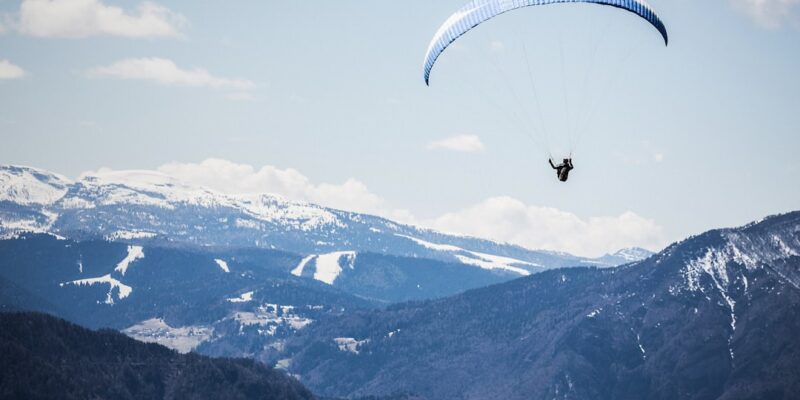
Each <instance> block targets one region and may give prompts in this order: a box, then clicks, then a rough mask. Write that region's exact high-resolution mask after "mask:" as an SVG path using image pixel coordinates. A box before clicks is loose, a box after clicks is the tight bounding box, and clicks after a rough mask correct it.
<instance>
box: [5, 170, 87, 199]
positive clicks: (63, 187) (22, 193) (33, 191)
mask: <svg viewBox="0 0 800 400" xmlns="http://www.w3.org/2000/svg"><path fill="white" fill-rule="evenodd" d="M71 183H72V181H70V180H69V179H67V178H66V177H63V176H61V175H58V174H54V173H52V172H48V171H44V170H41V169H37V168H32V167H25V166H16V165H0V201H9V202H12V203H17V204H22V205H34V204H38V205H47V204H52V203H54V202H56V201H58V200H59V199H60V198H62V197H64V195H65V194H66V193H67V187H68V186H69V185H70V184H71Z"/></svg>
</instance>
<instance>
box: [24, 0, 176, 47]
mask: <svg viewBox="0 0 800 400" xmlns="http://www.w3.org/2000/svg"><path fill="white" fill-rule="evenodd" d="M16 25H17V26H16V29H17V31H19V32H20V33H22V34H25V35H31V36H37V37H57V38H83V37H88V36H98V35H110V36H123V37H130V38H145V37H165V36H166V37H170V36H172V37H174V36H180V28H182V27H183V26H185V25H186V19H185V18H184V17H183V16H181V15H180V14H177V13H174V12H172V11H170V10H169V9H168V8H166V7H164V6H161V5H158V4H156V3H151V2H144V3H141V4H139V6H138V7H137V8H136V10H135V11H133V12H128V11H125V10H123V9H122V8H120V7H115V6H109V5H106V4H103V2H101V1H99V0H24V1H23V2H22V4H21V6H20V10H19V19H18V21H16Z"/></svg>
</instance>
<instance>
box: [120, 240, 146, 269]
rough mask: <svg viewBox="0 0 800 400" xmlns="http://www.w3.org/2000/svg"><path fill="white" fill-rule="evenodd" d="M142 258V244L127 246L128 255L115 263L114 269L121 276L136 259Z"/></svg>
mask: <svg viewBox="0 0 800 400" xmlns="http://www.w3.org/2000/svg"><path fill="white" fill-rule="evenodd" d="M142 258H144V249H143V248H142V246H128V255H127V256H125V258H123V259H122V261H120V262H119V264H117V267H116V268H114V271H117V272H119V273H120V274H121V275H122V276H125V273H126V272H128V267H129V266H130V265H131V264H132V263H133V262H134V261H136V260H141V259H142Z"/></svg>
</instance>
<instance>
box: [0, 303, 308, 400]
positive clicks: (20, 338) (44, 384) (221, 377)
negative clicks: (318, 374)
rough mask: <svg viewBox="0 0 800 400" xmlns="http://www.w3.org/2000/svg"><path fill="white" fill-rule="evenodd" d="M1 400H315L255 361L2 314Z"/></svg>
mask: <svg viewBox="0 0 800 400" xmlns="http://www.w3.org/2000/svg"><path fill="white" fill-rule="evenodd" d="M0 354H2V357H0V398H2V399H269V400H295V399H297V400H299V399H314V396H313V395H312V394H311V392H309V391H308V390H307V389H305V388H304V387H303V386H302V385H301V384H300V383H298V382H297V381H296V380H294V379H292V378H290V377H288V376H287V375H285V374H284V373H282V372H279V371H275V370H272V369H269V368H267V367H265V366H263V365H261V364H259V363H257V362H254V361H252V360H243V359H211V358H208V357H204V356H199V355H195V354H188V355H181V354H178V353H176V352H174V351H172V350H169V349H167V348H165V347H162V346H159V345H155V344H146V343H140V342H137V341H135V340H133V339H130V338H128V337H127V336H125V335H123V334H121V333H118V332H115V331H110V330H103V331H90V330H88V329H85V328H81V327H79V326H77V325H73V324H71V323H69V322H66V321H64V320H61V319H58V318H55V317H51V316H48V315H44V314H36V313H0Z"/></svg>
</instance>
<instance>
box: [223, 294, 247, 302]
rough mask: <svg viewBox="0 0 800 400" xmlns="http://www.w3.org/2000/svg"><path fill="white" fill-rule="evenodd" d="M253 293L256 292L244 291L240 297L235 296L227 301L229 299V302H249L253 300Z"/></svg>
mask: <svg viewBox="0 0 800 400" xmlns="http://www.w3.org/2000/svg"><path fill="white" fill-rule="evenodd" d="M253 293H254V292H247V293H242V295H241V296H239V297H233V298H230V299H225V301H227V302H229V303H248V302H251V301H253Z"/></svg>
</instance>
